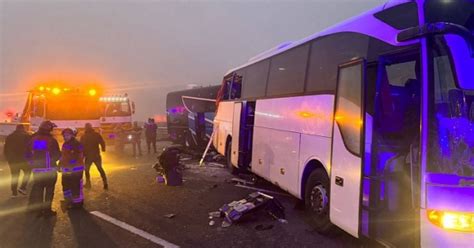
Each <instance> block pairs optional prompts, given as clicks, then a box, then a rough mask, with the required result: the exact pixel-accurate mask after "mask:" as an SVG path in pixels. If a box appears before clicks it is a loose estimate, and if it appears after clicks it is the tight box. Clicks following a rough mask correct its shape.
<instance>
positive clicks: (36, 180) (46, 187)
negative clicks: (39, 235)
mask: <svg viewBox="0 0 474 248" xmlns="http://www.w3.org/2000/svg"><path fill="white" fill-rule="evenodd" d="M57 179H58V175H57V172H56V171H52V172H33V185H32V187H31V193H30V199H29V209H30V210H50V209H51V203H52V202H53V197H54V187H55V185H56V181H57Z"/></svg>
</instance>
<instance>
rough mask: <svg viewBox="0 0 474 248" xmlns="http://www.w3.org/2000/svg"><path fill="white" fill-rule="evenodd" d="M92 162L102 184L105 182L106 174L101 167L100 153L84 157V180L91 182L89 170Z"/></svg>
mask: <svg viewBox="0 0 474 248" xmlns="http://www.w3.org/2000/svg"><path fill="white" fill-rule="evenodd" d="M92 163H94V164H95V166H96V167H97V170H98V171H99V173H100V177H101V178H102V181H103V182H104V184H105V183H107V175H105V171H104V168H102V157H101V156H100V155H99V156H93V157H86V159H85V165H86V170H85V173H86V182H87V183H90V182H91V175H90V170H91V166H92Z"/></svg>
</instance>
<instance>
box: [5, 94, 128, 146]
mask: <svg viewBox="0 0 474 248" xmlns="http://www.w3.org/2000/svg"><path fill="white" fill-rule="evenodd" d="M133 112H134V104H133V102H131V101H130V100H129V98H128V96H127V95H126V94H125V95H120V96H119V95H113V96H107V95H104V94H103V91H102V89H99V88H98V87H59V86H56V85H54V86H50V85H41V86H38V87H35V88H33V89H31V90H29V91H28V97H27V100H26V103H25V107H24V109H23V112H22V113H19V114H17V115H16V116H15V117H13V118H12V119H11V121H10V122H6V123H0V136H3V137H4V136H6V135H8V134H9V133H11V132H12V131H13V130H14V128H15V125H16V124H19V123H23V124H25V125H26V126H28V127H29V130H30V131H32V132H35V131H36V130H38V127H39V125H40V123H41V122H42V121H44V120H50V121H52V122H54V123H55V124H56V125H57V126H58V127H57V128H55V129H54V131H53V134H54V135H55V136H57V137H60V133H61V130H62V129H64V128H67V127H72V128H76V129H77V130H78V131H79V133H81V132H82V130H83V129H84V125H85V124H86V123H91V124H92V127H93V128H94V129H96V130H98V131H100V132H101V133H103V134H104V136H105V138H106V139H107V138H110V137H113V132H114V130H115V128H116V127H117V125H120V126H121V127H123V128H131V125H132V114H133Z"/></svg>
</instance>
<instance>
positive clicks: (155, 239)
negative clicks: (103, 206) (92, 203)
mask: <svg viewBox="0 0 474 248" xmlns="http://www.w3.org/2000/svg"><path fill="white" fill-rule="evenodd" d="M90 213H91V214H93V215H95V216H97V217H99V218H101V219H103V220H106V221H108V222H110V223H112V224H114V225H116V226H118V227H121V228H123V229H125V230H127V231H129V232H131V233H134V234H136V235H138V236H140V237H142V238H145V239H148V240H150V241H151V242H153V243H155V244H159V245H161V246H163V247H165V248H179V246H177V245H175V244H173V243H170V242H168V241H166V240H164V239H161V238H158V237H156V236H154V235H152V234H149V233H147V232H145V231H143V230H140V229H138V228H136V227H134V226H131V225H129V224H127V223H125V222H123V221H120V220H117V219H115V218H113V217H110V216H108V215H106V214H104V213H101V212H99V211H92V212H90Z"/></svg>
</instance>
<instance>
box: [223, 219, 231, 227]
mask: <svg viewBox="0 0 474 248" xmlns="http://www.w3.org/2000/svg"><path fill="white" fill-rule="evenodd" d="M231 225H232V224H230V223H229V222H227V221H226V220H224V221H222V224H221V227H223V228H226V227H229V226H231Z"/></svg>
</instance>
